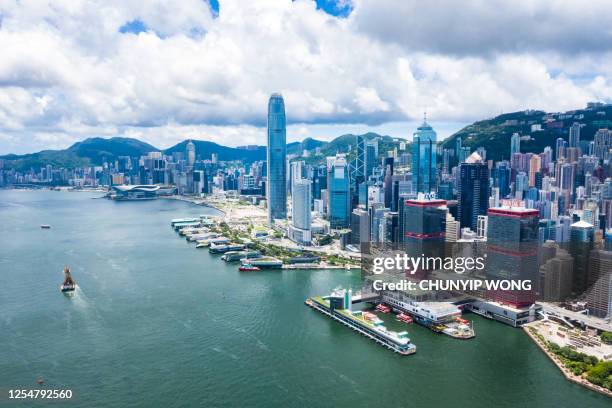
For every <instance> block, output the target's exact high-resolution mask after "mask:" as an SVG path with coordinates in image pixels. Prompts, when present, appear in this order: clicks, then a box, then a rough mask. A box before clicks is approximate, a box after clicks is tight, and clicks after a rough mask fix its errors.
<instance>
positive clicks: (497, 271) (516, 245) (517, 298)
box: [487, 207, 540, 308]
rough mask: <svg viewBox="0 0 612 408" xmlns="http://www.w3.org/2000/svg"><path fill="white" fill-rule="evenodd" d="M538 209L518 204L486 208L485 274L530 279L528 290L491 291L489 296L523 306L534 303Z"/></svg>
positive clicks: (502, 301) (536, 274)
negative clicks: (516, 205)
mask: <svg viewBox="0 0 612 408" xmlns="http://www.w3.org/2000/svg"><path fill="white" fill-rule="evenodd" d="M539 214H540V212H539V211H538V210H535V209H528V208H522V207H497V208H490V209H489V211H488V226H487V245H488V253H487V277H488V278H489V279H494V280H497V279H516V280H530V281H531V282H532V285H533V290H531V291H527V290H525V291H513V290H510V291H506V290H495V291H494V290H492V291H488V293H487V295H488V297H489V298H490V299H492V300H494V301H497V302H501V303H508V304H511V305H514V306H515V307H519V308H520V307H525V306H528V305H531V304H533V303H534V302H535V290H536V285H537V282H538V272H539V271H538V265H537V264H538V260H537V248H538V226H539V222H538V221H539Z"/></svg>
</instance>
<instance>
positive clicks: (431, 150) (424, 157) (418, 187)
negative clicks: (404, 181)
mask: <svg viewBox="0 0 612 408" xmlns="http://www.w3.org/2000/svg"><path fill="white" fill-rule="evenodd" d="M436 141H437V135H436V132H435V131H434V130H433V128H432V127H431V126H430V125H429V123H427V121H423V124H421V126H419V127H418V128H417V131H416V132H414V135H413V137H412V173H413V180H414V181H413V186H414V188H415V192H417V193H430V192H432V191H436V176H437V174H436Z"/></svg>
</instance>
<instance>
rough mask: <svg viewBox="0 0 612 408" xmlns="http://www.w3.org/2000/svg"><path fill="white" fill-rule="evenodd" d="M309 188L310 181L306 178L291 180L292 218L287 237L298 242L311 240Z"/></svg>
mask: <svg viewBox="0 0 612 408" xmlns="http://www.w3.org/2000/svg"><path fill="white" fill-rule="evenodd" d="M311 190H312V182H311V181H310V180H308V179H298V180H293V181H292V194H291V208H292V220H291V227H290V228H289V238H291V239H292V240H294V241H295V242H298V243H300V244H310V241H311V231H310V224H311V212H310V201H311Z"/></svg>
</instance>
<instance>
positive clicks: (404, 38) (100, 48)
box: [0, 0, 612, 154]
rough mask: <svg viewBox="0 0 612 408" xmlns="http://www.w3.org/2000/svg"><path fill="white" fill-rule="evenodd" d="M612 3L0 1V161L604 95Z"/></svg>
mask: <svg viewBox="0 0 612 408" xmlns="http://www.w3.org/2000/svg"><path fill="white" fill-rule="evenodd" d="M606 15H612V2H610V1H608V0H603V1H602V0H591V1H589V2H588V6H585V4H584V2H583V1H578V0H554V1H553V0H522V1H518V2H517V1H509V0H497V1H490V0H465V1H460V2H459V1H454V0H429V1H426V2H424V1H419V0H396V1H393V0H336V1H334V0H319V1H312V0H295V1H290V0H249V1H243V0H214V1H213V0H211V1H210V2H208V1H204V0H181V1H180V2H169V1H166V0H148V1H146V0H144V1H143V0H138V1H137V0H121V1H115V0H54V1H52V2H43V1H39V0H19V1H17V0H0V50H2V54H1V57H0V154H6V153H26V152H33V151H39V150H42V149H61V148H66V147H68V146H70V145H71V144H72V143H74V142H76V141H79V140H82V139H85V138H87V137H94V136H101V137H112V136H126V137H135V138H138V139H141V140H143V141H146V142H148V143H151V144H153V145H154V146H157V147H159V148H166V147H169V146H171V145H173V144H175V143H177V142H179V141H182V140H184V139H187V138H193V139H200V140H212V141H214V142H217V143H220V144H224V145H228V146H238V145H244V144H260V145H263V144H265V140H266V138H265V134H266V128H265V126H266V109H267V99H268V97H269V95H270V94H271V93H273V92H281V93H282V94H283V96H284V99H285V106H286V111H287V112H286V113H287V122H288V130H287V139H288V141H294V140H302V139H304V138H305V137H315V138H318V139H322V140H331V139H333V138H334V137H336V136H339V135H341V134H344V133H362V132H366V131H375V132H379V133H382V134H388V135H391V136H394V137H404V138H410V137H411V135H412V133H413V132H414V130H415V129H416V126H417V125H418V124H419V123H420V122H421V121H422V117H423V113H424V112H425V111H426V112H427V118H428V122H429V123H430V124H431V125H432V126H433V127H434V128H435V129H436V130H437V131H438V134H439V138H444V137H447V136H449V135H450V134H452V133H453V132H455V131H457V130H459V129H460V128H461V127H463V126H464V125H466V124H469V123H472V122H473V121H476V120H481V119H485V118H489V117H492V116H495V115H497V114H499V113H501V112H511V111H517V110H523V109H528V108H529V109H541V110H545V111H564V110H571V109H575V108H581V107H584V106H585V105H586V103H587V102H589V101H604V102H609V101H611V100H612V83H611V79H610V78H611V71H612V28H610V27H609V25H606V24H605V19H603V18H602V16H606Z"/></svg>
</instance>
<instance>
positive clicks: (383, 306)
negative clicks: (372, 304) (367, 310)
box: [376, 303, 391, 313]
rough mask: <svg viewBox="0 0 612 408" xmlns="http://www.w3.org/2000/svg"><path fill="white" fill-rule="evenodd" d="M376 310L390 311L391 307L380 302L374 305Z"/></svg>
mask: <svg viewBox="0 0 612 408" xmlns="http://www.w3.org/2000/svg"><path fill="white" fill-rule="evenodd" d="M376 310H378V311H379V312H381V313H389V312H391V308H390V307H389V306H385V305H383V304H382V303H379V304H378V305H376Z"/></svg>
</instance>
